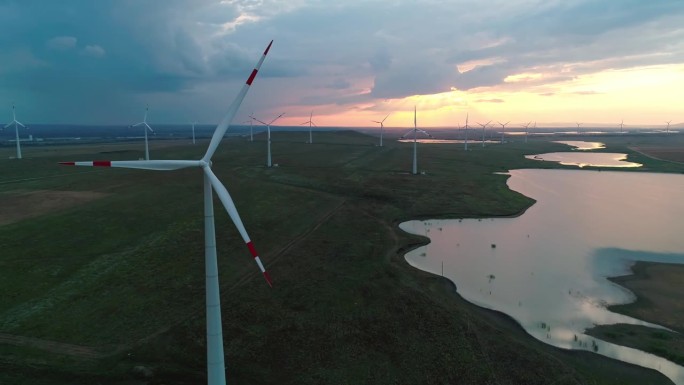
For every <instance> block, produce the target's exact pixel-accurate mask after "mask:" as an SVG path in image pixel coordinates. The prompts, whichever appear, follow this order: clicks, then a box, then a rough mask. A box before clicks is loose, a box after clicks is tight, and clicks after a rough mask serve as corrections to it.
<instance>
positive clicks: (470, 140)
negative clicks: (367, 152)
mask: <svg viewBox="0 0 684 385" xmlns="http://www.w3.org/2000/svg"><path fill="white" fill-rule="evenodd" d="M397 141H398V142H402V143H413V139H398V140H397ZM416 142H418V143H430V144H440V143H465V140H461V139H416ZM484 142H485V143H497V144H498V143H501V142H500V141H498V140H485V141H484ZM468 143H472V144H475V143H477V144H482V140H477V139H476V140H473V139H468Z"/></svg>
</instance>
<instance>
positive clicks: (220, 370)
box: [61, 41, 273, 385]
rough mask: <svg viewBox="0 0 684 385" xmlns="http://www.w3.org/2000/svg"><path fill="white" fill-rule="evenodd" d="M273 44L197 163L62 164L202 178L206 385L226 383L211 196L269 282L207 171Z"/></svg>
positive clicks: (239, 222)
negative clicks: (194, 172) (188, 171)
mask: <svg viewBox="0 0 684 385" xmlns="http://www.w3.org/2000/svg"><path fill="white" fill-rule="evenodd" d="M271 44H273V41H271V43H269V45H268V47H266V50H265V51H264V53H263V55H262V56H261V59H259V62H258V63H257V65H256V67H255V68H254V69H253V70H252V73H251V75H250V76H249V78H248V79H247V82H246V83H245V84H244V85H243V86H242V89H241V90H240V92H239V93H238V94H237V96H236V97H235V99H234V100H233V102H232V104H231V105H230V107H229V108H228V112H227V113H226V115H225V116H224V118H223V120H222V121H221V123H220V124H219V125H218V126H217V127H216V130H215V131H214V135H213V136H212V137H211V141H210V142H209V147H208V148H207V152H206V154H204V156H203V157H202V159H200V160H137V161H135V160H134V161H91V162H62V163H61V164H63V165H69V166H95V167H122V168H133V169H143V170H155V171H170V170H178V169H182V168H188V167H198V168H200V169H201V170H202V172H203V174H204V258H205V272H206V314H207V382H208V384H209V385H224V384H225V383H226V366H225V363H224V354H223V332H222V325H221V300H220V290H219V282H218V266H217V260H216V233H215V229H214V203H213V196H212V195H213V192H212V191H216V194H217V195H218V197H219V200H220V201H221V203H222V204H223V206H224V207H225V209H226V211H227V212H228V215H229V216H230V218H231V220H232V221H233V223H234V224H235V226H236V227H237V230H238V232H239V233H240V235H241V236H242V239H243V240H244V241H245V243H246V244H247V248H248V249H249V251H250V253H251V254H252V256H253V257H254V260H255V262H256V263H257V265H258V266H259V269H260V270H261V272H262V273H263V275H264V278H265V279H266V281H267V282H268V284H269V285H271V279H270V277H269V276H268V273H267V272H266V269H264V265H263V264H262V263H261V260H260V259H259V254H258V253H257V251H256V249H255V248H254V245H253V244H252V241H251V240H250V238H249V236H248V235H247V231H246V230H245V227H244V225H243V224H242V220H241V219H240V215H239V214H238V212H237V209H236V208H235V204H234V203H233V199H232V198H231V197H230V194H229V193H228V190H226V188H225V186H223V184H222V183H221V181H220V180H219V179H218V178H217V177H216V175H215V174H214V172H213V171H212V170H211V158H212V156H213V155H214V153H215V152H216V149H217V148H218V146H219V143H220V142H221V139H222V138H223V135H224V134H225V133H226V130H227V129H228V126H229V125H230V122H231V121H232V120H233V117H234V116H235V114H236V113H237V110H238V108H239V107H240V104H241V103H242V101H243V100H244V98H245V95H246V94H247V91H248V90H249V87H250V86H251V85H252V82H253V81H254V78H255V77H256V75H257V72H258V71H259V68H260V67H261V64H262V63H263V62H264V59H265V58H266V54H267V53H268V51H269V49H270V48H271Z"/></svg>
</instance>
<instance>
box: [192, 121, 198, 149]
mask: <svg viewBox="0 0 684 385" xmlns="http://www.w3.org/2000/svg"><path fill="white" fill-rule="evenodd" d="M195 124H197V122H192V144H195Z"/></svg>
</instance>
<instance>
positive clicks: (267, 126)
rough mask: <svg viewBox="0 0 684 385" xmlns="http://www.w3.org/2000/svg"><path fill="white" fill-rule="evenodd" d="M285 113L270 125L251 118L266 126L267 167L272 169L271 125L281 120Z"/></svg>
mask: <svg viewBox="0 0 684 385" xmlns="http://www.w3.org/2000/svg"><path fill="white" fill-rule="evenodd" d="M283 115H285V113H284V112H283V113H282V114H280V115H278V116H276V117H275V119H273V120H271V121H270V122H269V123H265V122H262V121H261V120H259V119H257V118H255V117H254V116H250V118H252V119H254V120H256V121H257V122H259V123H261V124H263V125H265V126H266V131H267V132H268V134H267V135H268V136H267V139H266V149H267V156H266V167H271V166H273V163H272V162H271V124H273V123H274V122H275V121H276V120H278V119H280V118H281V117H282V116H283Z"/></svg>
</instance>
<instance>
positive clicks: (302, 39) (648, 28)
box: [0, 0, 684, 119]
mask: <svg viewBox="0 0 684 385" xmlns="http://www.w3.org/2000/svg"><path fill="white" fill-rule="evenodd" d="M683 8H684V5H683V3H682V2H681V1H678V0H661V1H638V0H624V1H620V2H617V1H613V2H611V1H599V0H577V1H560V0H544V1H542V0H506V1H504V0H490V1H488V2H481V1H476V0H459V1H453V2H442V1H429V0H424V1H419V2H415V1H408V0H406V1H404V0H398V1H394V2H391V3H389V2H382V1H354V0H351V1H347V2H328V1H318V0H294V1H288V2H279V1H275V0H249V1H248V0H234V1H229V2H220V1H218V0H198V1H192V2H188V1H183V0H169V1H164V2H159V1H152V0H99V1H83V0H64V1H54V2H53V1H38V0H21V1H19V0H15V1H11V0H10V1H5V2H2V3H0V25H2V26H3V30H4V31H6V33H2V34H0V47H1V48H2V49H0V61H1V62H2V66H0V103H1V101H2V100H7V99H10V98H12V99H14V98H17V99H19V100H21V99H22V98H23V101H24V102H25V104H31V105H34V106H35V107H34V108H35V111H34V113H35V114H36V115H38V114H41V113H42V112H43V111H47V110H50V108H48V107H47V106H38V105H37V102H38V101H40V100H47V97H46V95H59V97H61V98H62V100H61V101H60V104H63V105H65V106H69V105H71V106H84V105H93V107H92V108H91V109H92V110H93V111H100V108H99V107H97V108H96V107H95V106H94V104H95V103H99V102H100V101H107V103H109V104H110V105H111V106H112V109H114V110H117V111H118V110H123V109H126V108H132V107H134V106H137V105H138V104H139V103H140V102H141V100H145V101H147V100H149V99H151V98H158V99H160V100H164V101H169V100H173V102H170V101H169V102H168V105H169V107H168V108H167V110H166V112H167V113H168V116H169V117H173V116H176V115H174V114H178V108H177V106H179V105H182V104H183V103H190V104H189V105H188V109H191V108H193V106H195V107H196V108H202V109H203V110H206V111H210V110H211V111H214V113H216V114H218V111H220V109H221V108H223V104H220V103H219V102H216V103H215V105H214V104H212V101H213V100H215V99H217V98H216V96H217V95H214V94H212V95H205V96H203V97H202V98H199V96H198V95H199V94H200V93H202V92H219V93H220V95H221V96H222V97H221V98H218V99H220V100H221V103H223V98H224V96H223V95H224V94H225V92H227V91H228V90H234V89H235V88H236V87H238V86H239V84H241V83H242V82H244V77H245V76H246V75H247V74H249V72H250V71H251V69H252V67H253V65H254V63H255V61H256V60H257V59H258V57H259V54H260V53H261V52H262V50H263V48H264V46H265V45H266V44H267V43H268V41H269V40H270V39H272V38H273V39H275V44H274V48H273V49H272V51H271V54H270V55H269V59H268V62H267V63H266V65H265V66H264V68H262V71H261V73H260V80H261V81H262V82H263V83H264V86H267V85H268V84H277V85H278V86H279V87H289V88H290V89H289V90H287V91H286V90H278V92H274V91H271V92H266V93H264V94H259V95H260V97H261V99H260V103H263V104H264V105H269V106H271V105H273V106H275V105H277V104H278V103H283V95H285V97H286V99H287V103H288V104H297V103H303V102H306V101H310V100H319V101H321V102H325V103H326V104H343V105H345V104H353V103H355V102H366V103H367V102H369V101H370V102H372V100H373V98H379V99H393V98H401V97H405V96H409V95H420V94H431V93H437V92H444V91H448V90H450V89H452V88H456V89H459V90H477V89H482V88H483V87H499V88H505V89H509V90H520V89H525V87H533V86H543V85H544V84H552V83H554V82H562V81H567V80H569V79H573V78H576V77H578V76H581V75H583V74H590V73H594V72H597V71H600V70H605V69H622V68H631V67H635V66H643V65H654V64H668V63H682V62H684V29H683V28H682V27H681V25H680V24H681V23H680V21H681V19H682V17H683V13H684V12H683ZM29 20H30V22H28V21H29ZM471 61H482V63H481V64H480V65H477V66H474V67H473V68H468V69H467V70H466V69H463V68H461V70H460V71H459V68H460V67H459V66H462V65H463V64H464V63H466V62H471ZM528 72H539V73H543V75H544V76H542V77H537V78H535V77H530V78H529V79H524V81H517V82H510V81H506V79H507V78H508V77H509V76H511V75H517V74H521V73H528ZM276 79H278V81H277V83H269V82H274V81H275V80H276ZM288 81H289V82H288ZM368 88H370V90H368ZM326 90H327V92H328V93H326V94H323V92H326ZM231 92H232V91H231ZM538 92H539V93H541V94H543V93H546V92H547V90H539V91H538ZM188 95H195V97H193V98H189V97H188ZM312 95H315V97H312ZM276 97H279V98H280V99H276ZM200 99H201V101H202V103H201V106H200V104H199V102H194V101H195V100H200ZM69 103H71V104H69ZM193 103H195V104H193ZM207 103H209V104H210V105H207ZM158 110H162V111H163V110H164V108H163V106H160V107H159V108H158ZM162 111H160V112H162ZM44 116H46V119H48V118H54V117H50V116H48V115H47V114H46V115H44ZM92 116H93V117H95V116H96V115H95V114H93V115H92ZM97 118H102V119H115V118H117V119H118V118H120V115H119V113H118V112H117V113H112V114H110V116H108V117H103V116H102V115H101V114H99V113H98V114H97ZM126 119H128V118H126Z"/></svg>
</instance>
